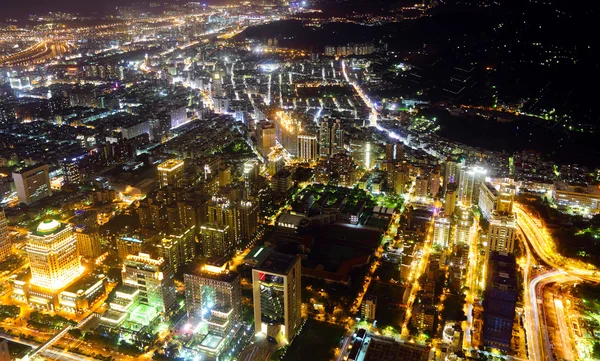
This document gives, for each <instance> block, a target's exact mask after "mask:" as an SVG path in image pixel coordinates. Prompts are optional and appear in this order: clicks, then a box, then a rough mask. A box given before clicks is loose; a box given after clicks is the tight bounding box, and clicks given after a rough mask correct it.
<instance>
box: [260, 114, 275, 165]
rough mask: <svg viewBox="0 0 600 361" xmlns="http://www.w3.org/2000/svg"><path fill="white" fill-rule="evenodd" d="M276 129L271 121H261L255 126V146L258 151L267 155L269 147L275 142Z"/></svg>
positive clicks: (264, 155)
mask: <svg viewBox="0 0 600 361" xmlns="http://www.w3.org/2000/svg"><path fill="white" fill-rule="evenodd" d="M276 140H277V131H276V129H275V125H274V124H273V123H268V122H261V123H259V124H258V126H257V127H256V142H257V144H256V148H257V150H258V152H259V153H260V154H261V155H262V156H263V157H265V158H266V157H267V155H269V152H270V151H271V148H273V147H274V146H275V144H277V142H276Z"/></svg>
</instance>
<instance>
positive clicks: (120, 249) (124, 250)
mask: <svg viewBox="0 0 600 361" xmlns="http://www.w3.org/2000/svg"><path fill="white" fill-rule="evenodd" d="M143 245H144V242H143V241H142V240H141V239H139V238H137V237H129V236H122V237H119V238H117V254H118V256H119V258H120V259H125V258H127V256H129V255H136V254H138V253H140V252H141V251H142V248H143Z"/></svg>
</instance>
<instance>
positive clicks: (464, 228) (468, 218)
mask: <svg viewBox="0 0 600 361" xmlns="http://www.w3.org/2000/svg"><path fill="white" fill-rule="evenodd" d="M472 231H473V213H471V211H470V209H469V208H465V207H460V208H458V209H457V212H456V223H455V229H454V244H458V245H461V244H469V239H470V238H471V236H472V233H471V232H472Z"/></svg>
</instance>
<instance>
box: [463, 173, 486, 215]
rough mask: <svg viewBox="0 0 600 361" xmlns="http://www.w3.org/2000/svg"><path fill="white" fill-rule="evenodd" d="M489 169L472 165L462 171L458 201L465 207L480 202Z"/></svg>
mask: <svg viewBox="0 0 600 361" xmlns="http://www.w3.org/2000/svg"><path fill="white" fill-rule="evenodd" d="M486 175H487V171H486V170H485V169H483V168H481V167H472V168H470V169H469V170H467V171H466V172H463V173H461V178H460V184H459V187H458V201H459V202H460V203H461V204H462V205H463V206H464V207H470V206H471V205H473V204H475V205H478V204H479V193H480V189H481V184H482V183H484V182H485V176H486Z"/></svg>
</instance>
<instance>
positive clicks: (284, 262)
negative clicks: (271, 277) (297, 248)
mask: <svg viewBox="0 0 600 361" xmlns="http://www.w3.org/2000/svg"><path fill="white" fill-rule="evenodd" d="M297 262H300V258H299V257H298V256H292V255H289V254H285V253H279V252H272V253H269V255H268V256H267V257H265V259H264V260H263V261H262V262H261V263H260V264H258V265H257V266H256V270H259V271H265V272H271V273H277V274H282V275H283V274H288V273H289V271H290V270H291V269H292V267H294V265H295V264H296V263H297Z"/></svg>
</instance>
